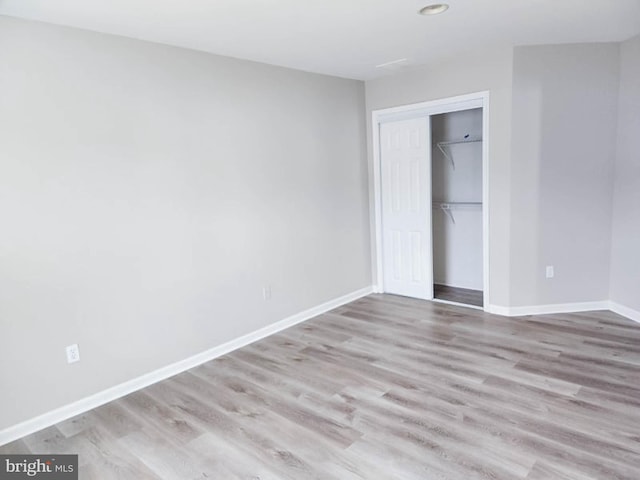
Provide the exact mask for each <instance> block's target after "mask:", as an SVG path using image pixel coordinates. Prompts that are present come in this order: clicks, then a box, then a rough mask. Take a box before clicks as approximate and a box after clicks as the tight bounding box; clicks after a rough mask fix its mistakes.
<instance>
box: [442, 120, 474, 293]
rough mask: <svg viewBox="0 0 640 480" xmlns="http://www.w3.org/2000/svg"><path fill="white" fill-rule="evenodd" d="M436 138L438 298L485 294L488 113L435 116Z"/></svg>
mask: <svg viewBox="0 0 640 480" xmlns="http://www.w3.org/2000/svg"><path fill="white" fill-rule="evenodd" d="M431 135H432V143H433V151H432V183H433V185H432V197H433V268H434V284H435V285H436V289H435V291H436V298H438V293H437V292H438V286H440V285H442V286H447V287H456V288H461V289H470V290H476V291H478V292H481V291H482V290H483V264H482V262H483V256H482V253H483V248H482V225H483V224H482V109H481V108H478V109H473V110H464V111H459V112H451V113H445V114H441V115H433V116H432V117H431ZM478 297H479V298H481V296H480V295H479V296H478ZM461 303H465V302H464V301H463V302H461Z"/></svg>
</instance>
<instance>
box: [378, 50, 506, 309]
mask: <svg viewBox="0 0 640 480" xmlns="http://www.w3.org/2000/svg"><path fill="white" fill-rule="evenodd" d="M512 63H513V54H512V49H510V48H505V49H500V50H494V51H490V52H476V53H475V54H474V55H472V56H469V57H460V58H456V59H453V60H451V61H449V62H445V63H440V64H434V65H431V66H429V67H427V68H421V69H417V70H412V71H408V72H405V73H399V74H396V75H392V76H388V77H383V78H379V79H376V80H370V81H368V82H366V95H367V122H368V127H367V135H368V140H367V142H368V146H369V167H370V169H372V168H373V152H372V149H371V125H370V123H371V111H372V110H378V109H382V108H388V107H394V106H398V105H406V104H411V103H418V102H423V101H428V100H437V99H442V98H448V97H453V96H456V95H463V94H467V93H473V92H480V91H484V90H489V91H490V118H489V129H490V138H489V141H490V144H489V145H490V152H489V175H490V187H489V199H490V200H489V201H490V211H489V222H490V227H489V232H490V236H491V245H490V251H489V268H490V275H491V290H490V303H491V304H495V305H508V304H509V193H510V187H509V182H510V179H509V176H510V148H511V76H512ZM370 192H371V193H370V195H371V198H373V193H372V192H373V183H371V186H370ZM371 215H372V218H373V211H372V213H371ZM373 242H374V239H373V238H372V243H373ZM374 253H375V252H374Z"/></svg>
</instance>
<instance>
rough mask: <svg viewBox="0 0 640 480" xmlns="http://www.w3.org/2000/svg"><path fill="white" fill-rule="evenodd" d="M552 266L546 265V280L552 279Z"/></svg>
mask: <svg viewBox="0 0 640 480" xmlns="http://www.w3.org/2000/svg"><path fill="white" fill-rule="evenodd" d="M553 275H554V273H553V265H548V266H547V278H553Z"/></svg>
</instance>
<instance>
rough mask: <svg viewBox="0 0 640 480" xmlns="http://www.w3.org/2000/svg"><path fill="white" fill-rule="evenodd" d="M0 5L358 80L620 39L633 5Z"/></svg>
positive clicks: (177, 0) (635, 16) (151, 0)
mask: <svg viewBox="0 0 640 480" xmlns="http://www.w3.org/2000/svg"><path fill="white" fill-rule="evenodd" d="M429 3H434V2H433V1H430V0H422V1H420V0H322V1H310V0H101V1H97V0H59V1H55V0H0V14H1V15H9V16H14V17H20V18H26V19H33V20H40V21H44V22H50V23H55V24H60V25H69V26H74V27H79V28H84V29H88V30H95V31H98V32H105V33H113V34H117V35H124V36H127V37H132V38H139V39H143V40H149V41H153V42H159V43H164V44H169V45H176V46H181V47H186V48H192V49H196V50H203V51H207V52H211V53H216V54H220V55H227V56H232V57H238V58H244V59H249V60H255V61H259V62H265V63H270V64H274V65H282V66H286V67H291V68H296V69H301V70H306V71H311V72H318V73H325V74H329V75H336V76H340V77H348V78H356V79H361V80H367V79H371V78H375V77H378V76H382V75H388V74H389V70H388V69H385V68H376V65H379V64H384V63H387V62H392V61H395V60H399V59H403V58H406V59H407V61H406V62H401V63H404V64H405V65H410V66H411V65H413V66H415V65H423V64H428V63H431V62H437V61H440V60H443V59H445V58H447V57H451V56H456V55H463V54H467V53H469V52H473V51H474V50H475V49H478V48H482V49H485V48H498V47H508V46H513V45H528V44H550V43H579V42H608V41H620V40H625V39H627V38H630V37H632V36H634V35H636V34H638V33H640V0H449V1H448V3H449V5H450V8H449V10H448V11H447V12H445V13H444V14H442V15H438V16H433V17H426V16H421V15H418V14H417V13H416V12H417V11H418V10H419V9H420V8H421V7H423V6H425V5H427V4H429Z"/></svg>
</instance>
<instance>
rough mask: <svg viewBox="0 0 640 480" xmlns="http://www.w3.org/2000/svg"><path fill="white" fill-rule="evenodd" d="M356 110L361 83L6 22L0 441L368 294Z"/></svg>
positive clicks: (0, 121)
mask: <svg viewBox="0 0 640 480" xmlns="http://www.w3.org/2000/svg"><path fill="white" fill-rule="evenodd" d="M363 112H364V86H363V84H362V82H358V81H351V80H343V79H338V78H332V77H328V76H321V75H314V74H308V73H302V72H298V71H293V70H287V69H283V68H277V67H270V66H266V65H261V64H257V63H250V62H245V61H239V60H234V59H229V58H222V57H216V56H212V55H208V54H203V53H198V52H193V51H188V50H182V49H178V48H172V47H167V46H162V45H157V44H151V43H145V42H141V41H137V40H131V39H125V38H119V37H114V36H108V35H102V34H97V33H90V32H86V31H81V30H75V29H70V28H63V27H56V26H48V25H45V24H38V23H30V22H24V21H19V20H14V19H9V18H6V17H5V18H3V17H0V221H1V225H2V234H1V235H0V330H1V332H2V333H1V334H0V384H1V385H2V395H0V429H2V428H4V427H7V426H10V425H12V424H15V423H17V422H20V421H22V420H25V419H28V418H30V417H33V416H35V415H37V414H40V413H43V412H45V411H48V410H50V409H53V408H55V407H59V406H61V405H64V404H67V403H69V402H72V401H74V400H78V399H80V398H82V397H84V396H87V395H89V394H92V393H94V392H98V391H100V390H102V389H105V388H107V387H110V386H113V385H115V384H118V383H120V382H123V381H126V380H129V379H131V378H134V377H136V376H138V375H141V374H144V373H147V372H149V371H152V370H154V369H157V368H159V367H162V366H165V365H167V364H170V363H172V362H175V361H177V360H181V359H184V358H186V357H189V356H191V355H193V354H196V353H198V352H201V351H203V350H206V349H208V348H210V347H213V346H216V345H219V344H221V343H223V342H226V341H228V340H231V339H233V338H235V337H238V336H240V335H243V334H246V333H249V332H251V331H254V330H256V329H258V328H261V327H264V326H266V325H268V324H270V323H273V322H275V321H277V320H280V319H282V318H285V317H286V316H288V315H291V314H294V313H297V312H300V311H302V310H304V309H307V308H310V307H312V306H316V305H318V304H320V303H323V302H326V301H328V300H331V299H333V298H336V297H338V296H341V295H344V294H347V293H350V292H352V291H355V290H357V289H360V288H363V287H366V286H369V285H371V272H370V255H371V254H370V249H369V248H370V247H369V241H370V234H369V210H368V191H367V189H368V185H367V163H366V155H365V150H364V148H365V146H364V141H365V122H364V118H363ZM267 284H270V285H271V286H272V295H273V298H272V300H271V301H269V302H265V301H263V299H262V287H263V285H267ZM75 342H77V343H79V345H80V350H81V357H82V360H81V361H80V362H79V363H77V364H73V365H67V363H66V359H65V353H64V347H65V346H66V345H68V344H71V343H75Z"/></svg>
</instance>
